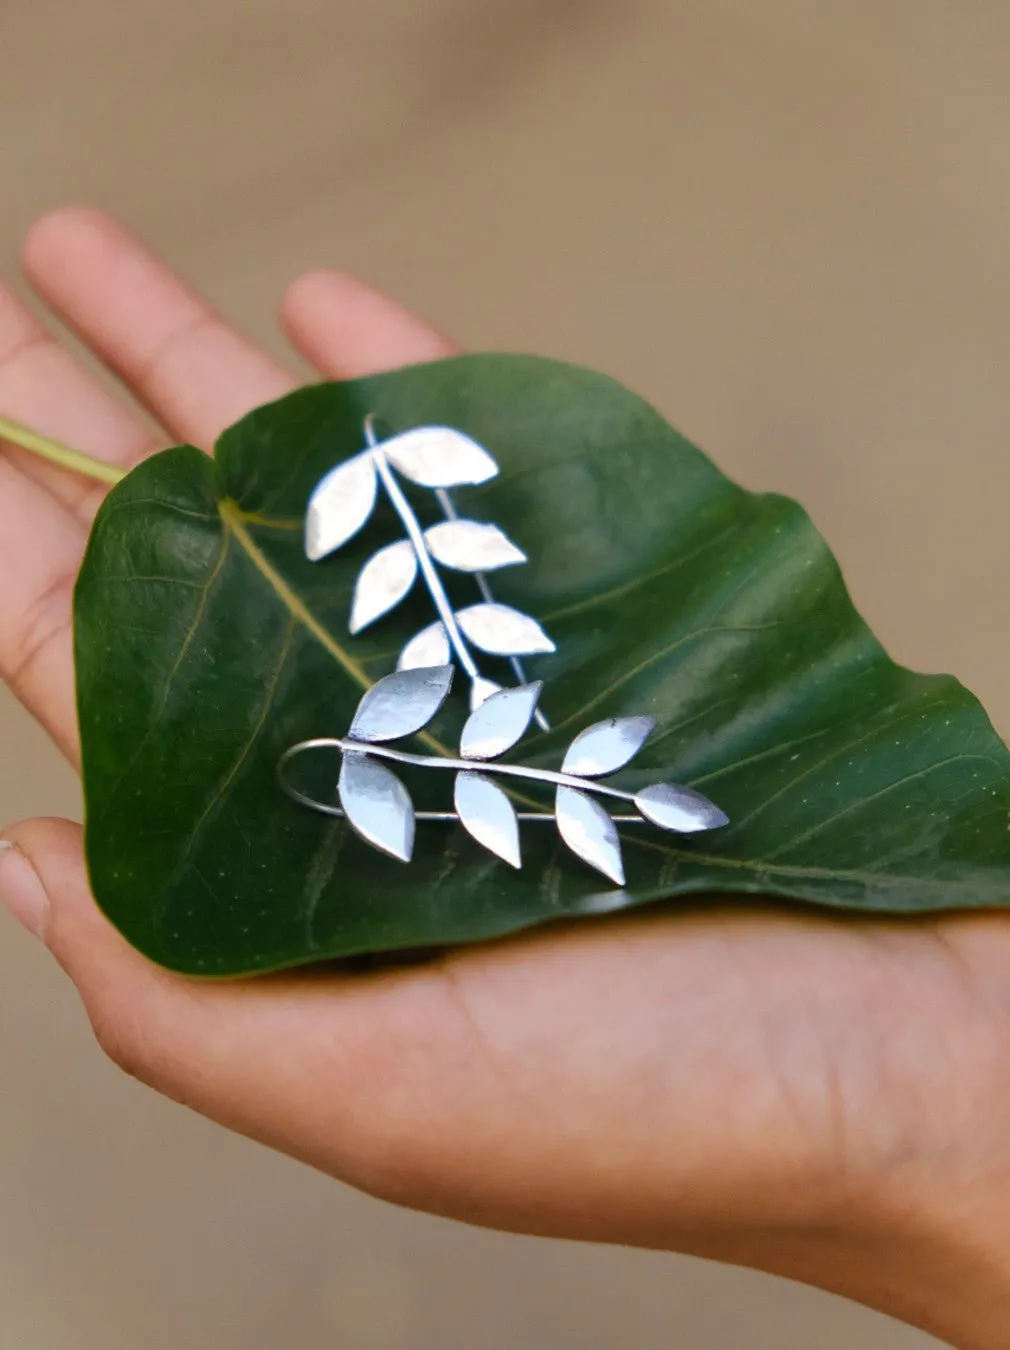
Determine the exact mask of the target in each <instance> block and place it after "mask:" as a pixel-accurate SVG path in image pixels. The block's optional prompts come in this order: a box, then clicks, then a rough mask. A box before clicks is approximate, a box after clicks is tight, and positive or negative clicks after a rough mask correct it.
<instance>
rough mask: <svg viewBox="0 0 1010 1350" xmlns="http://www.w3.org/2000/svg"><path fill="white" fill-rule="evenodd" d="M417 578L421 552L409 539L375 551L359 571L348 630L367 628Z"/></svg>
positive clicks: (390, 607) (397, 599) (352, 631)
mask: <svg viewBox="0 0 1010 1350" xmlns="http://www.w3.org/2000/svg"><path fill="white" fill-rule="evenodd" d="M416 579H417V554H416V553H415V552H414V550H413V548H412V547H411V545H410V543H409V542H408V541H407V540H406V539H399V540H397V542H396V543H395V544H388V545H387V546H386V547H385V548H380V549H379V551H378V553H373V555H372V556H371V557H370V558H369V560H368V562H366V563H365V565H364V567H363V568H362V569H361V571H360V572H359V574H358V580H357V582H356V583H355V586H354V599H353V601H352V603H351V617H350V620H349V622H348V625H347V627H348V630H349V631H350V632H351V633H360V632H361V631H362V629H363V628H367V627H368V625H369V624H372V623H374V622H375V620H376V619H379V618H381V617H382V615H383V614H387V613H388V612H389V611H390V610H391V609H393V608H394V607H395V606H396V605H398V604H399V603H400V601H401V600H402V599H403V598H404V596H405V595H406V594H407V592H408V591H409V590H410V588H411V587H412V586H413V584H414V582H415V581H416Z"/></svg>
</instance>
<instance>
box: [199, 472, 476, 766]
mask: <svg viewBox="0 0 1010 1350" xmlns="http://www.w3.org/2000/svg"><path fill="white" fill-rule="evenodd" d="M218 513H219V515H220V517H221V523H222V525H223V526H224V528H225V529H226V530H227V531H228V532H229V533H230V534H231V535H232V536H233V538H234V539H235V541H236V542H237V543H238V545H239V547H240V548H241V549H242V550H243V552H244V553H245V555H246V557H247V558H248V559H249V561H250V562H251V563H252V565H253V566H254V567H255V568H256V570H257V572H259V574H260V576H261V577H262V578H263V579H264V581H265V582H266V583H267V585H268V586H269V587H270V588H271V590H272V591H273V592H274V594H275V595H276V597H277V599H278V600H279V601H280V602H281V604H282V605H283V606H284V607H285V609H286V610H287V611H288V613H289V614H290V615H291V617H292V618H293V619H295V620H297V621H298V622H299V623H300V624H301V625H302V626H303V627H304V628H306V629H307V630H308V632H310V633H311V634H312V636H313V637H314V638H315V639H316V641H317V642H318V643H319V644H320V646H322V647H323V648H324V650H325V651H327V652H328V653H329V654H330V656H332V657H333V659H334V660H335V661H336V662H337V664H338V665H339V666H341V667H342V669H343V670H344V673H345V674H346V675H349V676H350V678H351V679H352V680H353V681H354V682H355V683H356V684H357V685H359V686H360V687H361V688H362V689H371V687H372V685H373V684H374V680H371V679H369V677H368V674H367V672H366V671H365V668H364V667H363V666H362V665H361V664H360V663H359V662H358V661H356V660H355V659H354V657H353V656H352V655H351V654H350V652H349V651H347V650H346V648H344V647H342V646H341V644H340V643H339V642H338V641H337V639H336V638H335V637H334V636H333V634H332V633H331V632H330V631H329V629H328V628H326V627H325V626H324V625H323V624H321V623H320V622H319V620H318V619H317V618H316V616H315V615H314V614H313V613H312V611H311V610H310V609H309V608H308V606H307V605H306V604H305V602H304V601H303V600H302V599H301V598H300V597H299V596H298V594H297V592H296V591H295V590H293V589H292V587H291V586H290V585H289V584H288V582H287V581H285V579H284V577H282V576H281V574H280V572H278V571H277V569H276V568H275V567H274V565H273V563H271V561H270V559H269V558H268V557H267V556H266V554H265V553H264V552H263V550H262V549H261V548H260V546H259V545H258V544H257V543H256V540H255V539H254V538H253V537H252V535H251V534H250V532H249V529H248V526H249V524H250V523H255V522H256V520H257V519H258V518H257V517H250V516H247V515H246V513H245V512H244V511H243V510H242V508H241V507H240V506H239V504H238V503H237V502H236V501H235V500H234V499H233V498H231V497H222V498H221V500H220V501H219V503H218ZM417 739H418V740H419V741H423V742H424V744H425V745H427V746H428V748H429V749H431V750H434V752H435V753H436V754H438V755H442V756H443V757H444V758H446V759H451V758H452V751H451V750H450V749H449V747H448V746H447V745H443V743H442V742H441V741H440V740H438V739H437V737H435V736H432V735H431V734H430V733H429V732H427V731H421V732H418V735H417Z"/></svg>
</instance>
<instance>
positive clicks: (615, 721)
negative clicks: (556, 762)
mask: <svg viewBox="0 0 1010 1350" xmlns="http://www.w3.org/2000/svg"><path fill="white" fill-rule="evenodd" d="M655 725H656V719H655V718H654V717H608V718H607V720H606V721H605V722H597V723H596V724H595V725H594V726H591V727H587V728H586V729H585V731H580V732H579V734H578V735H577V736H576V737H575V740H574V741H572V743H571V745H570V746H569V747H568V753H567V755H565V762H564V763H563V764H562V766H561V768H562V769H563V770H564V772H565V773H574V774H578V775H579V776H580V777H584V778H596V777H597V776H598V775H603V774H608V773H616V772H617V770H618V769H623V768H624V766H625V764H627V763H628V762H629V761H630V760H632V759H634V757H635V756H636V755H637V754H638V752H639V750H641V748H642V746H643V745H644V744H645V742H646V741H647V740H648V738H649V737H650V736H651V735H652V731H653V728H654V727H655Z"/></svg>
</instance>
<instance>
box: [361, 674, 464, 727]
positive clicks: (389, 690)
mask: <svg viewBox="0 0 1010 1350" xmlns="http://www.w3.org/2000/svg"><path fill="white" fill-rule="evenodd" d="M452 675H453V668H452V666H425V667H422V668H421V669H420V670H398V671H396V672H395V673H394V674H392V675H387V676H386V678H385V679H383V680H379V681H378V682H377V683H376V684H373V685H372V687H371V689H367V690H366V691H365V694H364V696H363V697H362V699H361V702H360V703H359V704H358V708H357V711H356V712H355V714H354V718H353V720H352V722H351V728H350V736H351V738H352V739H353V740H356V741H395V740H397V739H398V738H399V737H400V736H412V735H413V734H414V732H415V731H420V730H421V728H422V727H426V726H427V725H428V723H429V722H430V721H431V719H432V718H433V717H434V716H435V714H436V713H437V712H438V710H439V708H441V706H442V704H443V703H444V702H445V699H446V695H447V694H448V693H449V690H450V689H451V688H452Z"/></svg>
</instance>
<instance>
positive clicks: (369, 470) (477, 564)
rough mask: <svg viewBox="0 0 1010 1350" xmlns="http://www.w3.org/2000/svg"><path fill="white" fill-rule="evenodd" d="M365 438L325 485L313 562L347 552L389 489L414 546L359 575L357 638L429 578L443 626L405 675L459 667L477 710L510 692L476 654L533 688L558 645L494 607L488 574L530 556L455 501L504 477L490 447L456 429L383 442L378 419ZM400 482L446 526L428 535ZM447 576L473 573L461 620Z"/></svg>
mask: <svg viewBox="0 0 1010 1350" xmlns="http://www.w3.org/2000/svg"><path fill="white" fill-rule="evenodd" d="M364 430H365V440H366V442H367V448H366V449H365V450H363V451H362V452H361V453H360V454H357V455H355V456H354V457H353V458H351V459H348V460H345V461H344V462H343V463H342V464H338V465H337V467H336V468H335V469H331V471H330V472H329V473H328V474H327V475H326V477H325V478H323V479H322V480H321V482H319V483H318V484H317V486H316V488H315V490H314V491H313V493H312V496H311V497H310V498H309V505H308V514H307V516H306V521H305V552H306V554H307V555H308V557H309V558H310V559H311V560H312V561H313V562H317V561H319V560H320V559H321V558H325V557H326V556H327V555H328V554H330V553H333V552H334V551H335V550H336V549H338V548H341V547H342V546H343V545H344V544H346V543H347V542H348V540H349V539H351V538H353V536H354V535H356V534H357V533H358V531H359V530H360V529H362V527H363V526H364V525H365V524H366V523H367V521H368V520H369V518H370V517H371V515H372V512H373V510H374V509H375V504H376V501H377V499H378V493H379V487H380V485H381V487H382V489H383V491H384V492H385V494H386V496H387V498H388V499H389V502H390V504H391V505H392V507H393V509H394V510H395V512H396V514H397V515H398V516H399V518H400V522H401V524H402V525H403V528H404V532H405V534H406V538H405V539H400V540H397V542H396V543H394V544H388V545H387V546H386V547H385V548H380V549H379V550H378V552H377V553H374V554H373V555H372V557H371V558H369V560H368V561H367V562H366V563H365V565H364V567H363V568H362V569H361V572H360V573H359V575H358V580H357V583H356V584H355V587H354V599H353V601H352V603H351V615H350V620H349V623H348V627H349V630H350V632H351V633H352V634H353V633H360V632H361V631H362V630H363V629H365V628H367V627H369V625H370V624H373V623H374V622H375V621H376V620H377V619H380V618H381V617H382V616H383V615H384V614H388V613H389V611H390V610H392V609H394V608H395V607H396V606H397V605H398V604H400V602H401V601H402V600H404V599H405V598H406V596H407V594H408V592H409V591H410V590H411V588H412V587H413V585H414V583H415V581H416V580H417V577H418V574H419V573H420V575H421V577H422V579H423V581H424V584H425V586H426V587H427V588H428V593H429V595H430V596H431V599H432V602H433V604H434V606H435V611H436V613H437V615H438V618H437V619H436V620H435V622H434V623H432V624H429V625H428V626H427V627H426V628H422V629H421V631H420V632H419V633H417V634H415V635H414V637H412V638H411V639H410V641H409V642H408V643H407V644H406V646H405V647H404V648H403V650H402V651H401V653H400V656H399V659H398V661H397V669H398V670H415V669H419V668H422V667H427V666H442V665H448V664H449V662H450V661H453V660H455V661H456V662H457V663H458V664H459V666H460V667H461V668H462V669H463V671H464V672H465V674H466V676H467V678H468V680H469V681H470V707H471V708H478V707H480V705H481V704H482V703H483V702H484V700H485V699H486V698H488V697H489V696H490V695H491V694H494V693H496V692H497V691H498V690H499V689H500V688H501V686H500V685H499V684H497V683H496V682H495V681H494V680H490V679H487V678H486V677H485V676H483V675H482V674H481V671H480V669H479V667H478V664H477V659H476V657H475V656H474V649H476V650H478V651H481V652H486V653H488V654H489V655H493V656H502V657H506V658H507V659H508V660H509V661H510V663H511V665H512V669H513V672H514V673H515V676H516V678H517V680H518V681H519V683H520V684H525V683H526V674H525V671H524V669H523V665H522V661H521V658H522V657H523V656H533V655H536V654H539V653H545V652H553V651H554V649H555V648H554V643H553V642H552V641H551V639H550V638H549V637H548V636H547V634H546V633H545V632H544V630H543V629H542V628H541V627H540V625H539V624H538V623H537V622H536V620H535V619H532V618H530V616H529V615H528V614H523V613H521V612H520V611H519V610H517V609H513V608H512V607H511V606H510V605H503V604H499V603H498V602H497V601H496V600H495V598H494V595H493V594H492V591H491V586H490V583H489V582H488V579H487V573H488V572H492V571H496V570H497V569H498V568H501V567H513V566H515V565H517V564H519V563H524V562H525V561H526V555H525V554H524V553H523V552H522V551H521V550H520V549H519V548H517V547H516V545H515V544H514V543H513V542H512V540H511V539H509V538H508V536H507V535H506V534H505V533H504V532H503V531H502V530H500V529H499V528H498V526H497V525H490V524H485V523H484V522H483V521H477V520H468V519H465V518H463V517H461V516H460V515H459V514H458V512H457V511H456V507H455V504H454V502H453V500H452V497H451V496H450V495H449V490H450V489H451V488H454V487H463V486H472V485H476V484H479V483H486V482H487V481H488V480H489V479H491V478H494V477H495V475H496V474H497V473H498V465H497V464H496V463H495V461H494V460H493V459H492V457H491V456H490V455H489V454H488V452H487V451H486V450H485V449H484V447H483V446H481V445H478V444H477V442H476V441H474V440H471V438H470V437H469V436H466V435H465V434H464V433H463V432H462V431H456V430H454V429H453V428H452V427H441V426H425V427H415V428H413V429H412V430H411V431H405V432H402V433H401V434H399V435H396V436H392V437H390V438H389V439H388V440H384V441H380V440H379V439H378V438H377V436H376V434H375V418H374V416H373V415H371V414H369V416H368V417H367V418H366V419H365V424H364ZM397 475H400V476H402V477H403V478H405V479H407V480H408V481H409V482H411V483H414V484H416V485H417V486H418V487H423V488H431V489H433V490H434V493H435V497H436V499H437V501H438V504H439V506H440V507H441V509H442V514H443V516H444V517H445V519H444V520H443V521H441V522H440V523H439V524H437V525H432V526H430V527H429V528H427V529H424V528H423V527H422V526H421V523H420V522H419V520H418V519H417V516H416V514H415V513H414V510H413V508H412V507H411V504H410V502H409V501H408V500H407V497H406V495H405V494H404V491H403V489H402V487H401V486H400V483H399V481H398V478H397ZM440 567H447V568H450V569H453V570H455V571H460V572H469V573H470V574H471V575H472V576H473V577H474V579H475V580H476V583H477V589H478V591H479V593H480V596H481V599H480V601H479V602H478V603H476V604H473V605H468V606H466V608H464V609H460V610H456V611H454V610H453V607H452V605H451V603H450V601H449V597H448V596H447V594H446V591H445V586H444V585H443V583H442V578H441V575H440V573H439V568H440ZM536 716H537V723H538V725H539V726H540V727H541V728H542V729H543V730H545V731H546V730H547V729H548V727H549V723H548V722H547V720H546V718H545V717H544V716H543V714H542V713H540V712H539V710H538V712H537V714H536Z"/></svg>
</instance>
